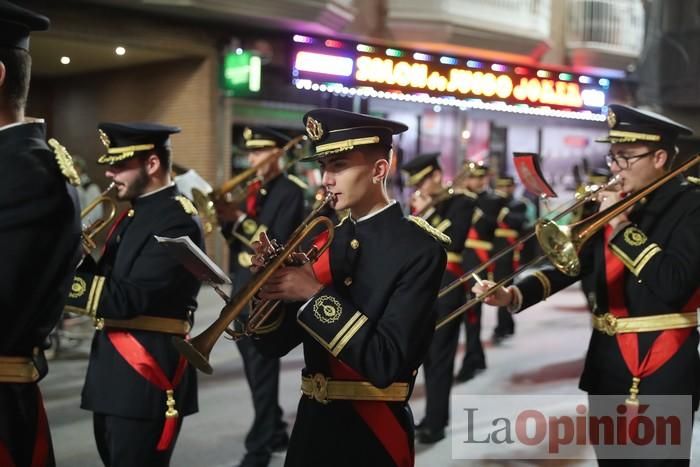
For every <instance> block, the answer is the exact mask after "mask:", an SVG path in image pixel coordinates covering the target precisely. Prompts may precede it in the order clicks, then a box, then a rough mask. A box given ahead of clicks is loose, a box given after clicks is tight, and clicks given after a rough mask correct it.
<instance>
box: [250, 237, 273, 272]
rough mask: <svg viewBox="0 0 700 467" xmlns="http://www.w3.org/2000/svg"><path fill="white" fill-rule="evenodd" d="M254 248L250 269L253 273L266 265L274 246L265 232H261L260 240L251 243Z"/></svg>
mask: <svg viewBox="0 0 700 467" xmlns="http://www.w3.org/2000/svg"><path fill="white" fill-rule="evenodd" d="M250 246H251V248H253V256H251V258H250V261H251V263H252V265H251V266H250V270H251V272H252V273H253V274H255V273H256V272H258V271H259V270H260V269H262V268H263V267H265V265H266V264H267V262H268V259H269V257H270V255H271V254H272V253H273V252H274V246H273V244H272V242H271V241H270V239H269V238H268V236H267V234H266V233H265V232H262V233H261V234H260V237H259V240H258V241H255V242H253V243H251V245H250Z"/></svg>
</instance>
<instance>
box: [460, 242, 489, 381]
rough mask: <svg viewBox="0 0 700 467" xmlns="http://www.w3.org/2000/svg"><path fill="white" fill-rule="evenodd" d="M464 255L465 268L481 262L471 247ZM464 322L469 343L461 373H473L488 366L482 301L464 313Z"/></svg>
mask: <svg viewBox="0 0 700 467" xmlns="http://www.w3.org/2000/svg"><path fill="white" fill-rule="evenodd" d="M464 257H465V261H464V269H465V270H470V269H472V268H474V267H476V266H478V265H480V264H481V260H480V259H479V257H478V256H477V255H476V253H475V252H474V250H473V249H471V248H467V249H466V250H465V251H464ZM483 275H484V274H483V273H482V276H483ZM467 284H469V288H470V289H471V287H472V285H473V281H469V282H467ZM464 324H465V325H466V331H467V343H466V351H465V352H464V359H463V360H462V368H461V369H460V371H459V372H460V374H464V373H473V372H474V371H476V370H483V369H485V368H486V355H485V354H484V347H483V345H482V344H481V302H479V303H477V304H476V305H474V306H473V307H472V308H470V309H469V310H467V312H466V313H465V315H464Z"/></svg>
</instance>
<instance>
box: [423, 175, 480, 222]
mask: <svg viewBox="0 0 700 467" xmlns="http://www.w3.org/2000/svg"><path fill="white" fill-rule="evenodd" d="M472 164H473V163H468V164H464V165H463V166H462V168H461V169H460V170H459V172H457V175H455V178H453V179H452V181H451V182H450V183H448V184H447V185H446V186H444V187H443V188H442V189H441V190H439V191H438V192H437V193H435V194H433V195H432V196H431V197H430V198H431V199H430V202H428V204H426V205H425V206H424V207H423V208H422V209H421V210H420V211H418V212H416V213H415V214H414V215H415V216H417V217H421V218H423V219H425V218H427V217H428V216H429V215H430V213H431V209H432V208H433V207H435V206H436V205H438V204H440V203H442V202H443V201H445V200H447V199H449V198H451V197H452V196H454V195H455V194H456V193H458V192H459V191H458V190H459V187H458V184H459V183H460V182H461V181H462V180H463V179H464V178H466V176H467V175H469V173H470V172H471V169H472ZM413 194H414V196H420V195H421V193H420V191H418V190H416V191H415V192H414V193H413Z"/></svg>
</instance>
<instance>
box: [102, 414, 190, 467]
mask: <svg viewBox="0 0 700 467" xmlns="http://www.w3.org/2000/svg"><path fill="white" fill-rule="evenodd" d="M182 420H183V417H179V418H178V421H177V428H176V431H175V435H174V436H173V441H172V443H170V447H169V448H168V449H167V450H165V451H155V450H154V449H153V446H155V445H157V444H158V440H159V439H160V435H161V432H162V431H163V419H154V420H148V419H137V418H126V417H117V416H113V415H104V414H100V413H96V412H93V415H92V421H93V429H94V432H95V441H96V442H97V451H98V452H99V453H100V459H102V463H103V464H104V465H105V466H107V467H167V466H168V465H170V457H171V456H172V455H173V449H175V443H176V442H177V437H178V435H179V434H180V428H182Z"/></svg>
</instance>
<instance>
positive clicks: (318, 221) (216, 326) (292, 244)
mask: <svg viewBox="0 0 700 467" xmlns="http://www.w3.org/2000/svg"><path fill="white" fill-rule="evenodd" d="M332 198H333V195H331V194H328V195H327V196H326V200H325V203H323V204H322V205H320V206H319V207H318V208H317V209H316V210H314V211H313V212H312V213H311V214H309V216H308V217H307V218H306V219H304V222H302V223H301V224H300V225H299V227H297V228H296V230H295V231H294V232H293V233H292V236H291V237H290V238H289V240H288V241H287V243H286V244H285V245H284V246H283V247H280V248H276V249H275V251H274V253H273V254H272V258H268V262H267V264H266V265H265V266H264V267H263V268H262V269H260V270H259V271H258V272H256V273H255V274H254V275H253V277H252V279H251V280H250V282H248V284H246V286H245V287H244V288H243V289H241V290H240V291H239V292H238V293H237V294H236V295H235V296H234V297H233V298H229V297H226V296H225V294H224V293H223V292H220V291H217V292H219V295H221V296H222V298H224V300H226V305H224V308H223V309H222V310H221V313H220V314H219V317H218V318H217V319H216V320H215V321H214V322H213V323H212V324H211V325H209V327H208V328H207V329H206V330H204V331H203V332H202V333H201V334H199V335H198V336H196V337H194V338H192V339H190V340H185V339H183V338H181V337H173V345H175V347H176V348H177V350H178V351H179V352H180V354H182V356H183V357H185V358H186V359H187V361H189V362H190V363H191V364H192V365H193V366H194V367H195V368H197V369H198V370H200V371H202V372H204V373H206V374H209V375H210V374H212V373H213V372H214V369H213V368H212V366H211V364H210V363H209V355H210V353H211V350H212V349H213V348H214V344H216V341H217V340H218V339H219V337H221V335H222V334H223V333H224V332H227V333H228V334H230V335H231V334H235V335H236V338H238V337H239V336H238V332H237V331H235V330H230V329H229V327H230V326H231V324H232V323H233V322H234V321H236V319H237V318H238V316H239V315H240V314H241V312H242V311H243V310H244V309H245V307H246V305H247V304H248V302H250V301H251V299H253V298H254V297H255V295H256V294H257V293H258V291H259V290H260V288H261V287H262V286H263V285H264V284H265V282H267V281H268V279H269V278H270V277H271V276H272V275H273V274H274V273H275V271H277V270H278V269H279V268H281V267H283V266H285V265H288V264H290V261H291V258H292V254H294V253H296V252H297V249H298V248H299V247H300V246H301V244H302V243H303V242H304V241H305V240H306V239H307V238H308V237H310V236H311V235H312V234H313V233H314V232H315V230H316V228H317V227H318V226H319V225H325V227H326V228H327V229H328V238H327V239H326V241H325V243H324V244H323V246H322V247H321V249H317V248H316V247H312V249H311V251H310V254H312V255H314V259H315V258H318V257H319V256H320V255H321V254H323V252H324V251H326V249H328V247H329V246H330V244H331V242H332V241H333V235H334V233H335V226H334V225H333V222H332V221H331V220H330V219H329V218H327V217H324V216H319V217H315V216H316V215H317V214H318V212H319V211H320V210H321V208H323V207H324V206H325V204H327V203H328V202H330V201H331V199H332ZM312 218H313V219H312ZM277 303H278V302H275V301H263V302H261V303H260V304H258V306H257V307H256V308H255V309H254V310H253V312H251V316H250V318H249V321H248V323H247V324H246V329H245V331H244V332H243V333H242V335H251V334H253V333H255V332H256V331H257V329H259V328H260V327H261V326H262V325H263V323H264V321H265V320H266V319H267V318H268V316H270V314H271V313H272V312H273V311H274V309H275V308H276V307H277ZM251 319H252V320H253V321H252V322H251V321H250V320H251Z"/></svg>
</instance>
